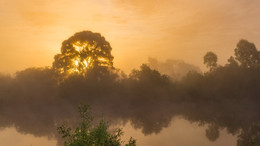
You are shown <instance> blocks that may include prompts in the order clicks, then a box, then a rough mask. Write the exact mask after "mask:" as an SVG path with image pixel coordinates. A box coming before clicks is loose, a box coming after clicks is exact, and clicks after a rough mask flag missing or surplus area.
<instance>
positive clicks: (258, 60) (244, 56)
mask: <svg viewBox="0 0 260 146" xmlns="http://www.w3.org/2000/svg"><path fill="white" fill-rule="evenodd" d="M235 58H236V59H237V60H238V61H239V62H240V64H241V66H243V67H247V68H251V67H256V66H259V64H260V53H259V51H257V49H256V47H255V44H254V43H250V42H248V41H247V40H243V39H242V40H240V41H239V42H238V44H237V47H236V49H235Z"/></svg>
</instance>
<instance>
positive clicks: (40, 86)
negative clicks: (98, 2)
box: [0, 31, 260, 146]
mask: <svg viewBox="0 0 260 146" xmlns="http://www.w3.org/2000/svg"><path fill="white" fill-rule="evenodd" d="M84 43H86V44H87V45H84ZM75 44H76V45H79V46H75ZM234 46H235V45H234ZM235 47H236V49H235V50H234V57H230V59H229V60H228V61H227V63H226V64H225V65H223V66H221V65H218V64H217V60H218V58H217V55H216V54H215V53H213V52H211V53H207V54H206V52H205V54H206V55H205V57H204V63H205V65H207V66H208V71H206V72H201V71H200V69H199V68H198V67H196V66H194V65H191V64H188V63H185V62H183V61H176V60H172V59H170V60H168V61H158V60H156V59H152V58H150V59H149V61H148V63H147V64H142V65H140V67H139V68H136V69H133V70H132V72H131V73H130V74H126V73H124V72H123V71H122V70H120V69H118V68H115V67H114V66H113V58H114V57H113V55H112V54H111V51H112V48H111V46H110V44H109V42H107V41H106V39H105V38H104V37H103V36H102V35H100V34H99V33H93V32H91V31H82V32H78V33H75V34H74V35H73V36H72V37H70V38H68V39H67V40H64V41H63V43H62V47H61V53H59V54H57V55H55V57H54V62H53V66H51V67H41V68H36V67H35V68H28V69H25V70H22V71H19V72H16V74H15V76H10V75H1V76H0V95H1V96H0V97H1V99H0V100H1V102H0V104H1V106H0V117H1V118H0V127H3V128H6V127H14V128H15V129H16V130H17V131H18V132H19V133H23V134H32V135H34V136H36V137H39V136H48V137H50V138H57V139H58V138H59V136H58V135H57V131H56V127H57V126H58V125H60V124H61V123H63V122H67V123H69V124H71V125H74V124H75V123H77V119H78V114H77V111H76V108H77V106H78V105H80V104H81V103H83V104H89V105H90V106H91V108H92V112H93V115H94V117H97V118H96V120H98V118H100V117H102V116H103V117H104V118H105V119H106V120H108V121H110V123H111V124H112V125H118V124H119V125H125V124H127V123H129V124H131V125H132V126H133V128H134V129H137V130H141V132H142V133H143V134H144V135H148V136H149V135H151V134H159V133H160V132H161V131H162V130H163V129H166V128H168V127H169V126H170V125H171V122H172V120H173V119H174V118H175V117H181V118H183V119H185V120H186V121H189V122H191V123H195V124H198V125H199V126H201V127H206V129H205V133H204V134H205V137H207V139H208V140H209V141H212V142H213V141H217V140H218V138H219V137H221V134H222V133H223V132H221V131H223V130H226V131H227V133H228V134H231V135H233V136H237V145H239V146H242V145H246V146H248V145H249V144H250V141H251V140H252V139H253V140H256V141H257V140H258V137H256V135H257V131H258V129H259V128H260V127H258V126H257V123H258V121H259V117H260V116H259V113H258V111H259V101H260V100H259V98H258V97H259V95H260V92H259V90H258V88H259V86H260V85H259V83H260V82H259V81H260V78H259V73H260V57H259V52H258V50H257V48H256V46H255V45H254V44H253V43H251V42H249V41H247V40H244V39H242V40H240V41H239V42H238V43H237V45H236V46H235ZM79 48H80V49H79ZM205 58H206V59H205ZM173 126H174V123H173ZM183 130H185V128H184V129H183ZM133 136H134V135H133Z"/></svg>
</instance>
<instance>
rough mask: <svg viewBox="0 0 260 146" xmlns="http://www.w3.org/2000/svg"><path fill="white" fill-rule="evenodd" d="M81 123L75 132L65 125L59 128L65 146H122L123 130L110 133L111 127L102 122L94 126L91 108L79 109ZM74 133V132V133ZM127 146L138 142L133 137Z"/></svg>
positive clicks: (133, 145)
mask: <svg viewBox="0 0 260 146" xmlns="http://www.w3.org/2000/svg"><path fill="white" fill-rule="evenodd" d="M78 111H79V113H80V118H81V120H82V121H81V123H80V125H79V126H77V127H76V128H75V129H74V130H72V128H70V127H68V126H66V125H65V124H63V125H61V126H60V127H58V128H57V130H58V133H59V134H61V135H62V138H63V139H64V146H121V145H123V141H122V140H121V136H122V135H123V131H122V129H116V131H115V133H109V132H108V128H109V125H108V123H107V122H106V121H104V120H100V122H99V124H98V125H97V126H96V127H94V126H92V121H93V117H92V115H91V112H90V111H89V106H87V105H81V106H79V107H78ZM72 131H73V132H72ZM125 146H136V140H134V139H133V138H132V137H131V138H130V140H129V141H128V143H127V144H125Z"/></svg>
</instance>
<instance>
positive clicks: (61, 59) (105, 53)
mask: <svg viewBox="0 0 260 146" xmlns="http://www.w3.org/2000/svg"><path fill="white" fill-rule="evenodd" d="M111 50H112V48H111V46H110V44H109V42H107V41H106V40H105V38H104V37H102V36H101V35H100V34H99V33H93V32H91V31H82V32H78V33H75V34H74V35H73V36H72V37H70V38H69V39H67V40H65V41H63V43H62V46H61V53H60V54H57V55H55V57H54V59H55V60H54V62H53V68H54V69H55V70H58V71H59V72H60V73H75V72H76V73H86V71H87V70H88V69H91V68H97V67H103V68H113V58H114V57H113V56H112V55H111Z"/></svg>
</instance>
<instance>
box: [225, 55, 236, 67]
mask: <svg viewBox="0 0 260 146" xmlns="http://www.w3.org/2000/svg"><path fill="white" fill-rule="evenodd" d="M227 65H228V66H232V67H238V62H237V61H236V59H235V58H234V57H233V56H230V57H229V59H228V64H227Z"/></svg>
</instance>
